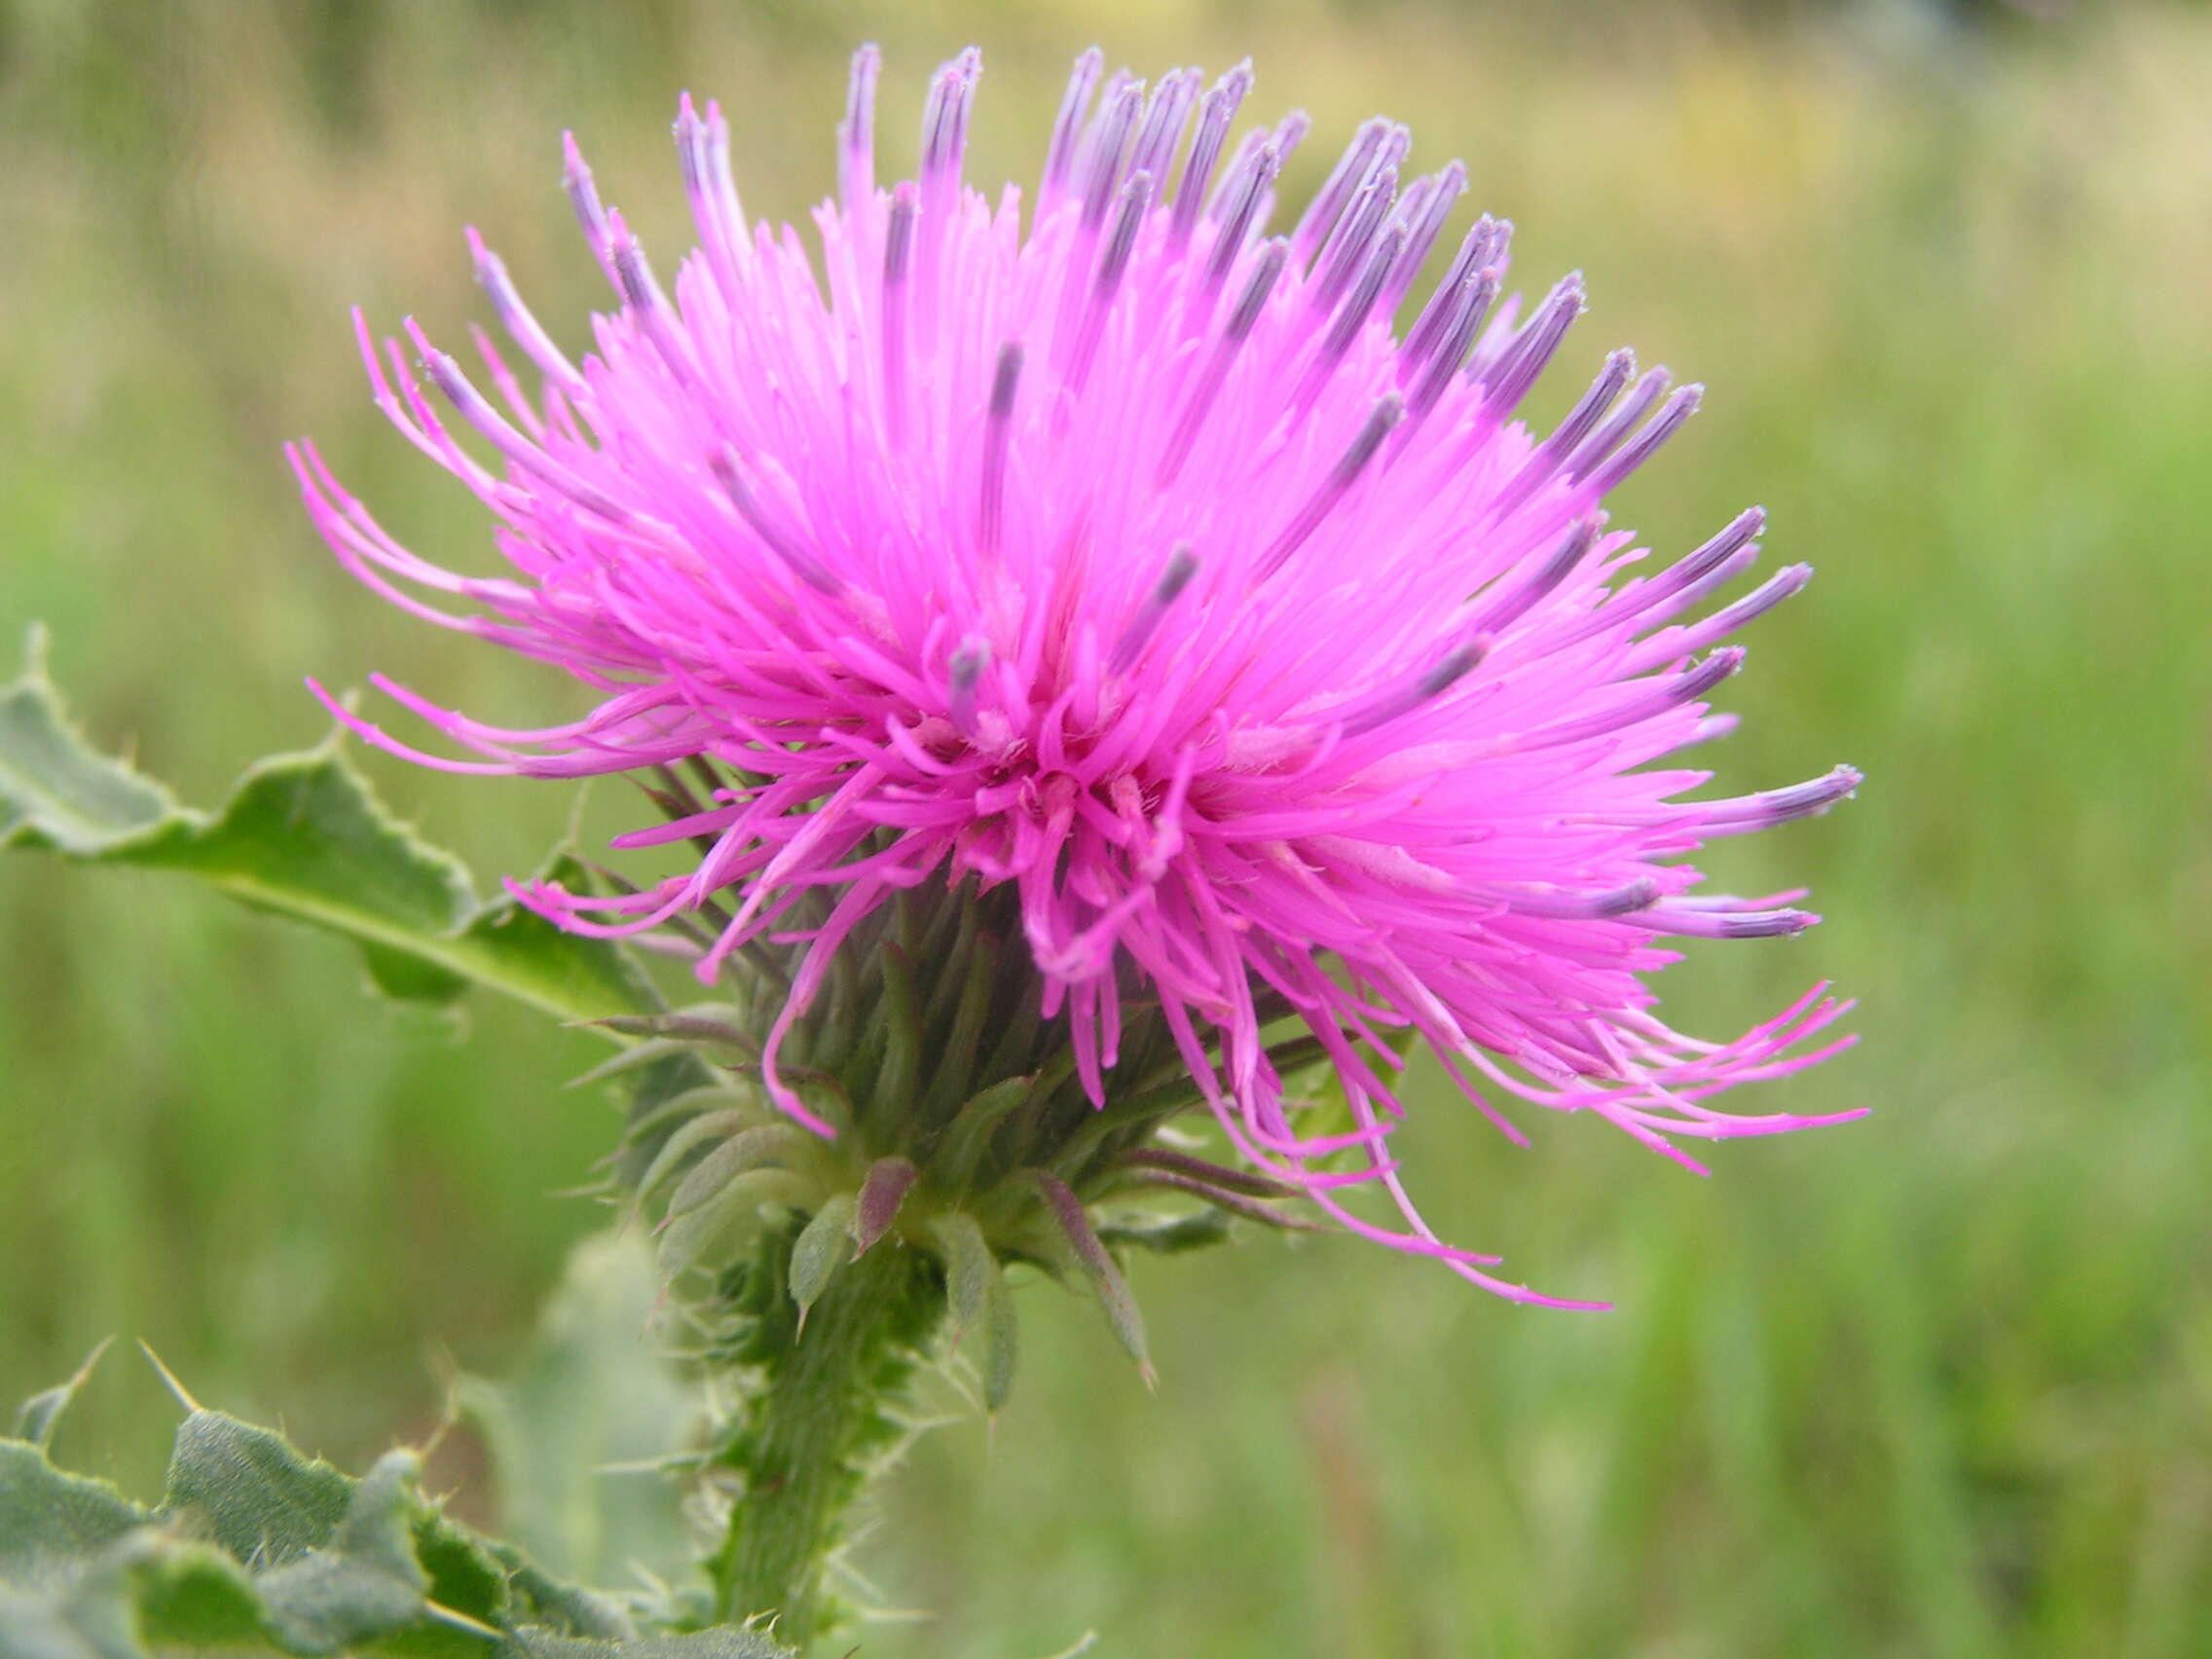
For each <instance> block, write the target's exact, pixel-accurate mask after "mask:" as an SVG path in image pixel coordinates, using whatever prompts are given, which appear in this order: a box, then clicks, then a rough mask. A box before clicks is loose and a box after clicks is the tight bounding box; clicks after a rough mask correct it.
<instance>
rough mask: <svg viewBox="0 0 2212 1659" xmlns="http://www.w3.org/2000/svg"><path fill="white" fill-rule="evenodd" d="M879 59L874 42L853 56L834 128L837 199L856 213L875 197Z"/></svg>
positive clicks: (847, 209) (880, 56)
mask: <svg viewBox="0 0 2212 1659" xmlns="http://www.w3.org/2000/svg"><path fill="white" fill-rule="evenodd" d="M881 67H882V55H881V54H880V53H878V52H877V51H876V49H875V45H874V43H873V42H870V43H869V44H867V45H866V46H864V47H862V48H861V49H860V50H859V51H858V52H856V53H854V54H853V68H852V76H851V79H850V80H849V81H848V82H847V83H846V86H845V119H844V120H843V121H841V122H840V123H838V125H837V199H838V200H839V201H840V202H842V203H844V204H845V211H846V212H848V213H857V212H859V211H860V209H861V206H862V204H863V203H866V202H867V201H868V199H869V198H871V197H872V196H874V194H875V79H876V75H877V72H878V71H879V70H880V69H881Z"/></svg>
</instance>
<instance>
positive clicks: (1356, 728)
mask: <svg viewBox="0 0 2212 1659" xmlns="http://www.w3.org/2000/svg"><path fill="white" fill-rule="evenodd" d="M1489 650H1490V641H1489V640H1488V639H1485V638H1481V637H1477V638H1475V639H1472V640H1469V641H1467V642H1466V643H1465V644H1463V645H1455V646H1453V647H1452V649H1450V650H1449V651H1446V652H1445V653H1444V655H1443V656H1442V657H1441V658H1439V659H1438V660H1437V661H1436V662H1435V663H1433V664H1431V665H1430V666H1429V667H1427V668H1425V669H1423V670H1421V672H1420V673H1419V674H1418V675H1415V676H1413V677H1412V678H1411V679H1409V680H1408V681H1406V682H1404V683H1403V684H1401V685H1399V686H1397V687H1395V688H1393V689H1391V690H1387V691H1384V692H1383V693H1382V694H1381V695H1380V696H1378V697H1377V698H1376V699H1375V700H1374V701H1373V702H1372V703H1370V704H1369V706H1368V707H1366V708H1364V709H1361V710H1358V711H1357V712H1355V713H1353V714H1350V715H1347V716H1346V718H1345V719H1344V721H1343V725H1342V730H1343V733H1344V735H1345V736H1346V737H1347V738H1349V737H1363V736H1365V735H1366V734H1367V733H1368V732H1371V731H1373V730H1374V729H1375V728H1376V727H1377V726H1381V725H1387V724H1388V723H1389V722H1390V721H1392V720H1394V719H1398V718H1399V717H1400V716H1402V715H1410V714H1412V713H1413V712H1414V710H1416V709H1418V708H1419V707H1420V706H1421V705H1422V704H1424V703H1432V702H1434V701H1435V700H1436V699H1437V698H1439V697H1441V696H1443V695H1444V693H1445V692H1447V691H1449V690H1451V689H1452V687H1453V686H1455V685H1456V684H1457V683H1458V682H1460V681H1461V680H1463V679H1465V678H1466V677H1467V675H1468V674H1469V673H1470V672H1471V671H1472V670H1473V669H1474V667H1475V665H1476V664H1477V663H1479V662H1481V661H1482V660H1483V658H1484V656H1485V655H1487V654H1488V653H1489Z"/></svg>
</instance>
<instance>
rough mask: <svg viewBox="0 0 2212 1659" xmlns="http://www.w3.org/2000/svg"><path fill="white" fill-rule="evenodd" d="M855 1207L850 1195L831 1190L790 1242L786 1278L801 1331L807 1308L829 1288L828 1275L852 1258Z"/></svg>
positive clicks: (804, 1323)
mask: <svg viewBox="0 0 2212 1659" xmlns="http://www.w3.org/2000/svg"><path fill="white" fill-rule="evenodd" d="M854 1209H855V1204H854V1199H853V1195H852V1194H850V1193H831V1194H830V1196H829V1197H828V1198H824V1199H823V1200H822V1207H821V1208H820V1209H818V1210H816V1211H815V1212H814V1214H813V1216H812V1217H810V1218H809V1219H808V1221H807V1224H806V1225H805V1226H804V1227H802V1228H800V1229H799V1235H798V1237H797V1238H796V1239H794V1240H793V1243H792V1267H791V1272H790V1275H789V1277H790V1281H791V1292H792V1300H793V1302H795V1303H797V1304H798V1322H799V1329H801V1330H804V1329H805V1328H806V1315H807V1310H808V1309H811V1308H812V1307H813V1306H814V1305H815V1303H817V1302H819V1301H820V1300H821V1299H822V1293H823V1292H824V1291H826V1290H828V1289H829V1288H830V1275H832V1274H833V1273H835V1272H836V1271H837V1270H838V1269H839V1268H841V1267H843V1266H844V1265H845V1264H846V1263H847V1262H848V1261H850V1260H851V1259H852V1254H853V1239H852V1234H851V1231H850V1230H851V1228H852V1225H853V1212H854Z"/></svg>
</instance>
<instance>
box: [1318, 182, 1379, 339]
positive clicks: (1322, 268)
mask: <svg viewBox="0 0 2212 1659" xmlns="http://www.w3.org/2000/svg"><path fill="white" fill-rule="evenodd" d="M1397 196H1398V169H1397V168H1396V167H1387V166H1386V167H1381V168H1378V169H1377V170H1376V173H1375V175H1374V176H1373V177H1372V178H1370V179H1369V180H1368V181H1367V183H1366V184H1364V185H1362V186H1361V187H1360V192H1359V195H1358V197H1357V198H1356V199H1355V200H1354V201H1353V203H1352V204H1351V208H1350V210H1349V211H1348V212H1346V214H1345V216H1344V218H1343V219H1342V220H1340V221H1339V222H1338V224H1337V228H1336V231H1335V233H1334V234H1333V235H1331V237H1330V238H1329V240H1328V243H1327V245H1326V246H1324V247H1323V248H1322V250H1321V257H1320V260H1319V262H1318V264H1317V266H1316V269H1318V270H1319V272H1320V277H1319V279H1318V280H1317V281H1316V282H1315V283H1314V284H1313V289H1312V298H1311V303H1312V306H1313V309H1314V310H1316V311H1318V312H1320V313H1323V314H1326V313H1327V312H1328V310H1329V308H1330V307H1331V306H1333V305H1335V304H1336V303H1337V301H1338V299H1339V298H1340V297H1341V296H1342V295H1343V293H1344V291H1345V287H1346V284H1347V283H1349V282H1350V281H1351V279H1352V277H1353V276H1354V275H1355V274H1356V273H1357V272H1358V271H1359V270H1360V268H1361V264H1362V262H1363V261H1364V260H1365V259H1366V258H1367V250H1368V247H1369V245H1370V244H1371V243H1372V242H1373V241H1374V240H1375V233H1376V232H1377V231H1379V230H1381V229H1382V228H1383V220H1384V219H1385V218H1387V217H1388V216H1389V212H1390V204H1391V203H1393V202H1395V201H1396V200H1397Z"/></svg>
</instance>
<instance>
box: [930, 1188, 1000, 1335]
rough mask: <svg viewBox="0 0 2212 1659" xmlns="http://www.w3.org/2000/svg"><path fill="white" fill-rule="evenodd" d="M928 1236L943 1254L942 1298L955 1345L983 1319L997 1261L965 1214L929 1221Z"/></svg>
mask: <svg viewBox="0 0 2212 1659" xmlns="http://www.w3.org/2000/svg"><path fill="white" fill-rule="evenodd" d="M930 1233H931V1235H933V1236H935V1238H936V1239H937V1241H938V1244H939V1245H940V1247H941V1248H942V1249H943V1251H944V1280H945V1298H946V1300H947V1301H948V1302H949V1303H950V1304H951V1306H952V1332H953V1340H954V1341H955V1342H958V1341H959V1340H960V1339H961V1338H962V1337H964V1336H966V1335H967V1334H968V1333H969V1332H970V1331H972V1330H974V1329H975V1328H976V1326H977V1324H978V1323H980V1322H981V1320H982V1318H983V1314H984V1308H985V1304H986V1303H987V1301H988V1300H989V1297H990V1294H991V1284H992V1281H993V1280H995V1279H996V1278H997V1277H998V1272H999V1265H998V1260H997V1258H995V1257H994V1256H993V1255H992V1254H991V1247H990V1245H989V1244H988V1243H987V1242H986V1241H985V1240H984V1237H983V1230H982V1229H981V1228H980V1227H978V1226H977V1224H976V1218H975V1217H974V1216H972V1215H970V1214H969V1213H968V1212H967V1211H966V1210H946V1211H945V1212H944V1213H943V1214H941V1215H939V1216H936V1217H934V1218H932V1220H931V1222H930Z"/></svg>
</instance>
